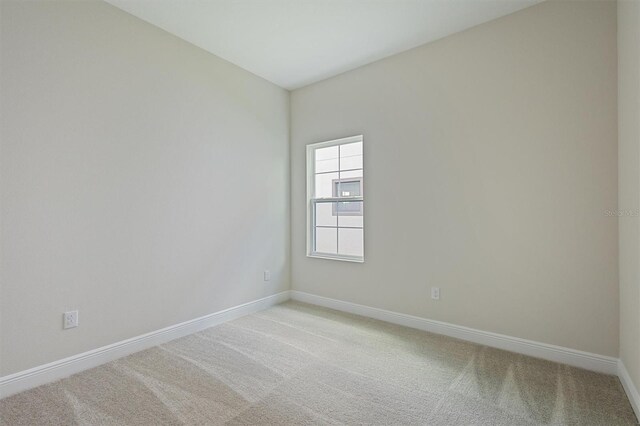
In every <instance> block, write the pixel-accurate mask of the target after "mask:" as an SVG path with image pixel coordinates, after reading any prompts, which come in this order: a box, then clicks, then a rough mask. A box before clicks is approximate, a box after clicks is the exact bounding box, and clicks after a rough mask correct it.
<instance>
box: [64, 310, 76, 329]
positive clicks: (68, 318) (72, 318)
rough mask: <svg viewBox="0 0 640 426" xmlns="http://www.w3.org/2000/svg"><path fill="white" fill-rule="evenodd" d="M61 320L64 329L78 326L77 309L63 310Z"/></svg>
mask: <svg viewBox="0 0 640 426" xmlns="http://www.w3.org/2000/svg"><path fill="white" fill-rule="evenodd" d="M62 320H63V323H62V324H63V327H64V328H65V329H67V328H73V327H77V326H78V311H69V312H65V313H64V314H63V315H62Z"/></svg>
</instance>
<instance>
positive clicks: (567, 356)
mask: <svg viewBox="0 0 640 426" xmlns="http://www.w3.org/2000/svg"><path fill="white" fill-rule="evenodd" d="M289 299H293V300H297V301H300V302H304V303H310V304H313V305H318V306H323V307H326V308H330V309H335V310H338V311H342V312H348V313H351V314H356V315H361V316H365V317H369V318H374V319H377V320H381V321H386V322H389V323H392V324H398V325H403V326H406V327H411V328H415V329H419V330H424V331H428V332H431V333H437V334H442V335H445V336H450V337H454V338H457V339H461V340H466V341H470V342H474V343H478V344H481V345H486V346H491V347H494V348H499V349H504V350H507V351H511V352H516V353H520V354H523V355H529V356H533V357H537V358H542V359H547V360H549V361H555V362H560V363H563V364H568V365H572V366H575V367H581V368H585V369H587V370H592V371H597V372H601V373H607V374H613V375H617V376H618V377H619V378H620V381H621V382H622V385H623V387H624V389H625V391H626V393H627V395H628V397H629V400H630V401H631V404H632V406H633V409H634V410H635V412H636V415H637V416H638V417H639V418H640V394H639V393H638V390H637V388H636V387H635V385H634V384H633V382H632V380H631V377H630V376H629V374H628V373H627V370H626V368H625V367H624V364H623V363H622V362H621V361H620V360H619V359H617V358H613V357H608V356H604V355H597V354H593V353H589V352H583V351H578V350H575V349H569V348H565V347H562V346H555V345H549V344H546V343H540V342H534V341H531V340H525V339H520V338H517V337H511V336H505V335H502V334H497V333H491V332H488V331H482V330H476V329H473V328H469V327H463V326H459V325H455V324H449V323H446V322H442V321H435V320H430V319H426V318H421V317H416V316H413V315H407V314H402V313H398V312H392V311H387V310H384V309H379V308H372V307H370V306H364V305H359V304H356V303H351V302H345V301H342V300H336V299H330V298H328V297H323V296H317V295H314V294H310V293H305V292H301V291H296V290H291V291H283V292H280V293H277V294H274V295H271V296H268V297H264V298H262V299H258V300H254V301H252V302H248V303H244V304H242V305H238V306H234V307H231V308H228V309H224V310H222V311H218V312H215V313H212V314H209V315H205V316H203V317H200V318H195V319H193V320H190V321H185V322H183V323H180V324H176V325H172V326H169V327H166V328H163V329H160V330H156V331H152V332H150V333H147V334H143V335H141V336H137V337H132V338H130V339H127V340H123V341H120V342H117V343H113V344H111V345H107V346H103V347H101V348H98V349H94V350H91V351H88V352H84V353H81V354H78V355H73V356H70V357H68V358H64V359H61V360H58V361H54V362H51V363H49V364H44V365H41V366H38V367H34V368H31V369H29V370H25V371H20V372H18V373H15V374H11V375H8V376H4V377H0V398H4V397H7V396H9V395H13V394H16V393H18V392H22V391H25V390H28V389H31V388H34V387H36V386H40V385H43V384H46V383H50V382H53V381H56V380H59V379H63V378H65V377H68V376H70V375H72V374H76V373H79V372H81V371H84V370H87V369H90V368H93V367H97V366H99V365H102V364H105V363H107V362H109V361H113V360H115V359H118V358H121V357H123V356H126V355H129V354H132V353H135V352H138V351H141V350H144V349H148V348H151V347H153V346H156V345H160V344H163V343H166V342H168V341H171V340H174V339H177V338H179V337H183V336H187V335H189V334H192V333H196V332H198V331H201V330H204V329H206V328H209V327H212V326H215V325H218V324H222V323H224V322H226V321H231V320H233V319H236V318H239V317H242V316H244V315H249V314H252V313H255V312H259V311H261V310H264V309H267V308H269V307H271V306H274V305H277V304H279V303H282V302H285V301H287V300H289Z"/></svg>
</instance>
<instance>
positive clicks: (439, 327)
mask: <svg viewBox="0 0 640 426" xmlns="http://www.w3.org/2000/svg"><path fill="white" fill-rule="evenodd" d="M291 298H292V299H293V300H298V301H300V302H305V303H310V304H313V305H319V306H324V307H326V308H331V309H335V310H338V311H343V312H348V313H351V314H356V315H362V316H365V317H369V318H374V319H377V320H381V321H386V322H390V323H393V324H398V325H404V326H406V327H411V328H416V329H419V330H424V331H428V332H431V333H436V334H443V335H445V336H450V337H455V338H457V339H461V340H467V341H469V342H473V343H478V344H481V345H486V346H491V347H494V348H498V349H504V350H507V351H511V352H516V353H519V354H523V355H529V356H533V357H536V358H542V359H546V360H549V361H555V362H560V363H563V364H568V365H572V366H575V367H581V368H584V369H587V370H591V371H597V372H600V373H606V374H613V375H615V374H617V373H618V359H617V358H613V357H609V356H604V355H597V354H593V353H589V352H583V351H578V350H575V349H569V348H565V347H562V346H555V345H549V344H546V343H540V342H534V341H532V340H526V339H520V338H517V337H511V336H505V335H503V334H497V333H491V332H488V331H482V330H476V329H473V328H469V327H463V326H460V325H455V324H449V323H446V322H442V321H434V320H430V319H426V318H421V317H416V316H413V315H406V314H401V313H398V312H392V311H386V310H384V309H379V308H372V307H369V306H364V305H358V304H356V303H351V302H344V301H342V300H336V299H330V298H328V297H323V296H316V295H314V294H309V293H305V292H302V291H296V290H293V291H291Z"/></svg>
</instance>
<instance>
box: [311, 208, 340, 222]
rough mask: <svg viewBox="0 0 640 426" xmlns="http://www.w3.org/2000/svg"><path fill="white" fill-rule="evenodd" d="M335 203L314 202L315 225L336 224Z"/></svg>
mask: <svg viewBox="0 0 640 426" xmlns="http://www.w3.org/2000/svg"><path fill="white" fill-rule="evenodd" d="M336 204H337V203H315V206H316V225H318V226H336V225H337V224H338V221H337V219H338V218H337V216H336V213H335V212H336Z"/></svg>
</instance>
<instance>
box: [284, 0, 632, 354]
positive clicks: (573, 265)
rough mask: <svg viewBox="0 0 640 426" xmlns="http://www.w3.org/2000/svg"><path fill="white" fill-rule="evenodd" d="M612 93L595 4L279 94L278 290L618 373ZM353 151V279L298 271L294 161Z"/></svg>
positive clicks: (301, 239) (459, 38)
mask: <svg viewBox="0 0 640 426" xmlns="http://www.w3.org/2000/svg"><path fill="white" fill-rule="evenodd" d="M616 92H617V75H616V4H615V3H614V2H604V1H596V2H589V1H582V2H556V1H550V2H545V3H542V4H539V5H536V6H533V7H531V8H529V9H525V10H523V11H520V12H518V13H515V14H513V15H510V16H507V17H505V18H502V19H499V20H497V21H493V22H490V23H487V24H484V25H481V26H478V27H475V28H472V29H470V30H468V31H465V32H462V33H459V34H456V35H453V36H450V37H447V38H445V39H442V40H439V41H436V42H434V43H430V44H427V45H424V46H422V47H419V48H416V49H413V50H411V51H408V52H405V53H403V54H400V55H397V56H394V57H391V58H388V59H385V60H382V61H379V62H376V63H373V64H371V65H368V66H365V67H362V68H359V69H357V70H354V71H351V72H347V73H345V74H342V75H339V76H337V77H334V78H331V79H329V80H325V81H323V82H320V83H317V84H313V85H311V86H308V87H306V88H303V89H300V90H296V91H294V92H293V93H292V96H291V109H292V115H291V120H292V121H291V125H292V127H291V132H292V141H291V143H292V148H291V149H292V150H291V175H292V184H291V190H292V282H293V287H294V289H296V290H300V291H305V292H309V293H313V294H318V295H321V296H326V297H330V298H336V299H341V300H346V301H351V302H356V303H360V304H364V305H369V306H374V307H379V308H384V309H389V310H393V311H398V312H402V313H407V314H412V315H417V316H421V317H427V318H431V319H436V320H442V321H447V322H451V323H454V324H460V325H464V326H470V327H474V328H478V329H482V330H489V331H492V332H497V333H504V334H507V335H511V336H517V337H521V338H526V339H532V340H536V341H541V342H546V343H550V344H556V345H562V346H567V347H570V348H575V349H579V350H584V351H589V352H594V353H598V354H603V355H611V356H616V355H617V353H618V323H619V318H618V317H619V312H618V305H619V297H618V254H617V252H618V238H617V232H618V220H617V218H616V217H615V216H612V217H608V216H607V215H606V214H605V211H607V210H610V211H614V210H615V209H616V208H617V146H616V140H617V114H616V102H617V100H616V99H617V97H616ZM361 133H362V134H364V158H365V160H364V161H365V172H364V173H365V181H366V183H365V185H364V188H365V200H366V201H365V204H366V209H365V212H366V213H365V215H366V216H365V228H366V229H365V256H366V259H365V263H364V264H355V263H346V262H337V261H331V260H322V259H312V258H307V257H306V256H305V237H306V232H305V226H306V224H305V208H306V206H305V145H306V144H308V143H312V142H319V141H324V140H329V139H335V138H339V137H345V136H351V135H355V134H361ZM431 286H439V287H440V288H441V300H440V301H432V300H431V299H430V296H429V289H430V287H431Z"/></svg>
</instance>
